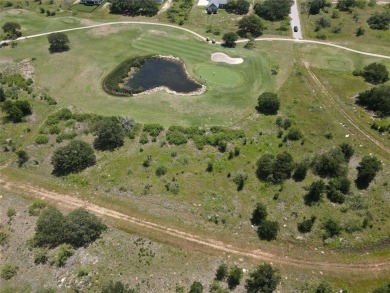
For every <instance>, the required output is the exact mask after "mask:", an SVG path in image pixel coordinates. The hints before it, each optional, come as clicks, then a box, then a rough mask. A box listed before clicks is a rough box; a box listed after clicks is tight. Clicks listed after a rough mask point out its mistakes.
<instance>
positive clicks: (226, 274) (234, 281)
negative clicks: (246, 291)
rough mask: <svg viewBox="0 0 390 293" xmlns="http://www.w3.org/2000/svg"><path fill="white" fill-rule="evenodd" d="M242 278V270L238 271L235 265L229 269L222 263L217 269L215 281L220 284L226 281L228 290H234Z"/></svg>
mask: <svg viewBox="0 0 390 293" xmlns="http://www.w3.org/2000/svg"><path fill="white" fill-rule="evenodd" d="M242 276H243V272H242V269H240V268H239V267H237V266H236V265H235V266H233V267H231V268H230V269H229V268H228V266H227V265H226V264H224V263H222V264H220V265H219V267H218V268H217V272H216V274H215V280H217V281H220V282H222V281H225V280H226V281H227V284H228V287H229V289H230V290H234V289H235V288H236V287H237V286H238V285H239V284H240V282H241V279H242Z"/></svg>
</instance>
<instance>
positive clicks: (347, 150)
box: [339, 142, 355, 162]
mask: <svg viewBox="0 0 390 293" xmlns="http://www.w3.org/2000/svg"><path fill="white" fill-rule="evenodd" d="M339 148H340V150H341V152H342V153H343V155H344V159H345V161H346V162H349V160H350V159H351V158H352V156H353V155H354V153H355V150H354V149H353V147H352V146H351V145H350V144H348V143H345V142H344V143H342V144H340V145H339Z"/></svg>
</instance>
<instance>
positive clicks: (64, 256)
mask: <svg viewBox="0 0 390 293" xmlns="http://www.w3.org/2000/svg"><path fill="white" fill-rule="evenodd" d="M73 253H74V250H73V248H72V246H71V245H70V244H61V245H60V246H59V251H58V254H57V257H56V260H55V264H56V266H57V267H63V266H64V265H65V263H66V261H67V260H68V258H69V257H71V256H72V255H73Z"/></svg>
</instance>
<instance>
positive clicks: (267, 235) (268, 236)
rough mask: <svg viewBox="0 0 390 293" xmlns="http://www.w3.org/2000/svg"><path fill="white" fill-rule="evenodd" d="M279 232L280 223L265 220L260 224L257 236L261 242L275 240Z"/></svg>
mask: <svg viewBox="0 0 390 293" xmlns="http://www.w3.org/2000/svg"><path fill="white" fill-rule="evenodd" d="M278 232H279V223H278V222H276V221H269V220H265V221H262V222H261V223H260V224H259V227H258V229H257V235H258V236H259V238H260V239H261V240H267V241H271V240H275V239H276V237H277V236H278Z"/></svg>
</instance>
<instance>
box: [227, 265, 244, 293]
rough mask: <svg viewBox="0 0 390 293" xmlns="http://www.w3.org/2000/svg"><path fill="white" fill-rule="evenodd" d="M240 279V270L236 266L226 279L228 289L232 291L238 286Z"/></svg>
mask: <svg viewBox="0 0 390 293" xmlns="http://www.w3.org/2000/svg"><path fill="white" fill-rule="evenodd" d="M241 279H242V269H240V268H239V267H237V266H234V267H232V268H231V270H230V272H229V276H228V279H227V282H228V286H229V289H230V290H234V289H235V288H236V287H237V286H238V285H239V284H240V281H241Z"/></svg>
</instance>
